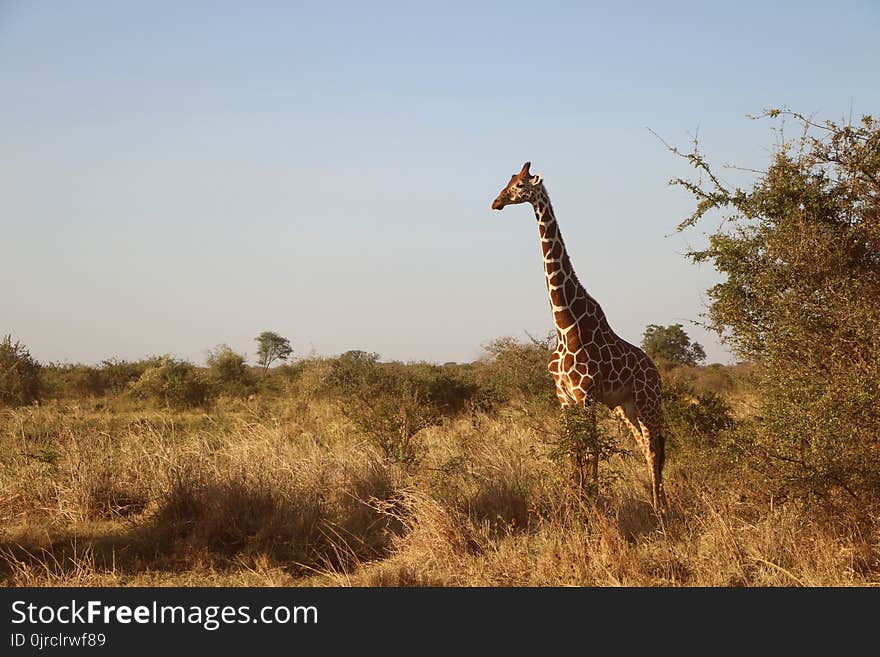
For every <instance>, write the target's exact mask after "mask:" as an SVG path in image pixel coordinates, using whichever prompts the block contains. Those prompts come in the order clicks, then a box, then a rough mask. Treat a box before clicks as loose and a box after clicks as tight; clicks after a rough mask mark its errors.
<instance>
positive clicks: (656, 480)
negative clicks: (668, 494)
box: [615, 401, 665, 513]
mask: <svg viewBox="0 0 880 657" xmlns="http://www.w3.org/2000/svg"><path fill="white" fill-rule="evenodd" d="M615 410H616V411H617V414H618V415H619V416H621V417H622V418H623V420H624V422H625V423H626V425H627V426H628V427H629V430H630V431H631V432H632V435H633V437H634V438H635V440H636V443H637V444H638V446H639V447H640V448H641V450H642V454H643V455H644V457H645V461H646V463H647V465H648V475H649V477H650V478H651V502H652V504H653V506H654V510H655V511H657V512H658V513H659V512H660V511H661V510H662V508H663V505H664V504H665V501H664V495H663V479H662V473H663V461H664V459H665V449H664V448H665V441H664V439H663V435H662V434H661V432H660V426H659V424H657V423H653V422H652V423H648V424H646V423H645V422H644V421H643V420H642V418H641V417H639V413H638V411H637V410H636V405H635V403H634V402H632V401H630V402H626V403H624V404H623V405H621V406H618V407H617V408H616V409H615Z"/></svg>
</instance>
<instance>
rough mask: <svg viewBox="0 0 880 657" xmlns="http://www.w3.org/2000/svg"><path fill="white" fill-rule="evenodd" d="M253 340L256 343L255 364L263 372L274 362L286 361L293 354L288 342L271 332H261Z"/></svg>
mask: <svg viewBox="0 0 880 657" xmlns="http://www.w3.org/2000/svg"><path fill="white" fill-rule="evenodd" d="M254 340H256V341H257V362H258V363H259V364H260V365H261V366H262V367H263V372H265V371H266V370H268V369H269V365H271V364H272V363H273V362H275V361H276V360H287V359H288V358H289V357H290V355H291V354H292V353H293V348H292V347H291V346H290V340H288V339H287V338H285V337H283V336H280V335H278V334H277V333H275V332H273V331H263V332H262V333H260V334H259V335H258V336H257V337H256V338H254Z"/></svg>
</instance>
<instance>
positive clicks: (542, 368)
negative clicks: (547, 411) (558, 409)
mask: <svg viewBox="0 0 880 657" xmlns="http://www.w3.org/2000/svg"><path fill="white" fill-rule="evenodd" d="M554 344H555V335H554V334H551V335H549V336H547V337H546V338H545V339H543V340H536V339H532V340H531V341H529V342H520V341H519V340H517V339H516V338H512V337H503V338H498V339H496V340H493V341H491V342H489V343H488V344H486V345H485V346H484V347H483V351H484V354H483V357H482V358H481V359H480V362H479V366H478V369H477V373H476V376H477V381H478V382H479V384H480V386H481V387H482V388H483V389H484V390H485V391H486V394H487V395H488V396H491V397H492V398H494V399H496V400H497V401H500V402H508V401H512V400H519V401H522V400H533V399H539V400H542V401H546V402H549V403H551V404H555V400H556V393H555V389H554V386H553V380H552V378H551V376H550V373H549V371H548V370H547V361H548V359H549V357H550V351H551V349H552V347H553V345H554Z"/></svg>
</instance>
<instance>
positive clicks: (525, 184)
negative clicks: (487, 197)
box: [492, 162, 542, 210]
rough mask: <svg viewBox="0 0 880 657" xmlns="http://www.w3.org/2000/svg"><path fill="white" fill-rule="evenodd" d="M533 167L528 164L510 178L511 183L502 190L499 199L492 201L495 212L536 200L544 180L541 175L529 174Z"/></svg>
mask: <svg viewBox="0 0 880 657" xmlns="http://www.w3.org/2000/svg"><path fill="white" fill-rule="evenodd" d="M531 165H532V163H531V162H526V163H525V164H523V167H522V169H520V171H519V173H515V174H513V175H512V176H511V177H510V182H509V183H507V186H506V187H505V188H504V189H502V190H501V193H500V194H499V195H498V198H496V199H495V200H494V201H492V209H493V210H501V209H502V208H503V207H504V206H505V205H515V204H517V203H531V202H532V201H533V200H535V198H536V196H537V191H538V189H539V188H540V187H541V180H542V178H541V174H540V173H536V174H535V175H532V174H531V173H529V167H530V166H531Z"/></svg>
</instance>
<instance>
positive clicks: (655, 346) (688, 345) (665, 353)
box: [642, 324, 706, 365]
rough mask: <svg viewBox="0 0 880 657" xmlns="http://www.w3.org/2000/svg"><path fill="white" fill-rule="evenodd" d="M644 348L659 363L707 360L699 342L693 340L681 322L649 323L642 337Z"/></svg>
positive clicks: (688, 362)
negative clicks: (665, 324)
mask: <svg viewBox="0 0 880 657" xmlns="http://www.w3.org/2000/svg"><path fill="white" fill-rule="evenodd" d="M642 349H644V351H645V353H646V354H648V356H650V357H651V359H652V360H653V361H654V362H655V363H657V364H665V365H697V364H699V363H701V362H703V361H704V360H706V352H705V351H704V350H703V346H702V345H701V344H700V343H699V342H691V339H690V336H689V335H688V334H687V333H686V332H685V330H684V328H682V325H681V324H670V325H669V326H659V325H657V324H649V325H648V326H647V327H646V328H645V333H644V335H643V337H642Z"/></svg>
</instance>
